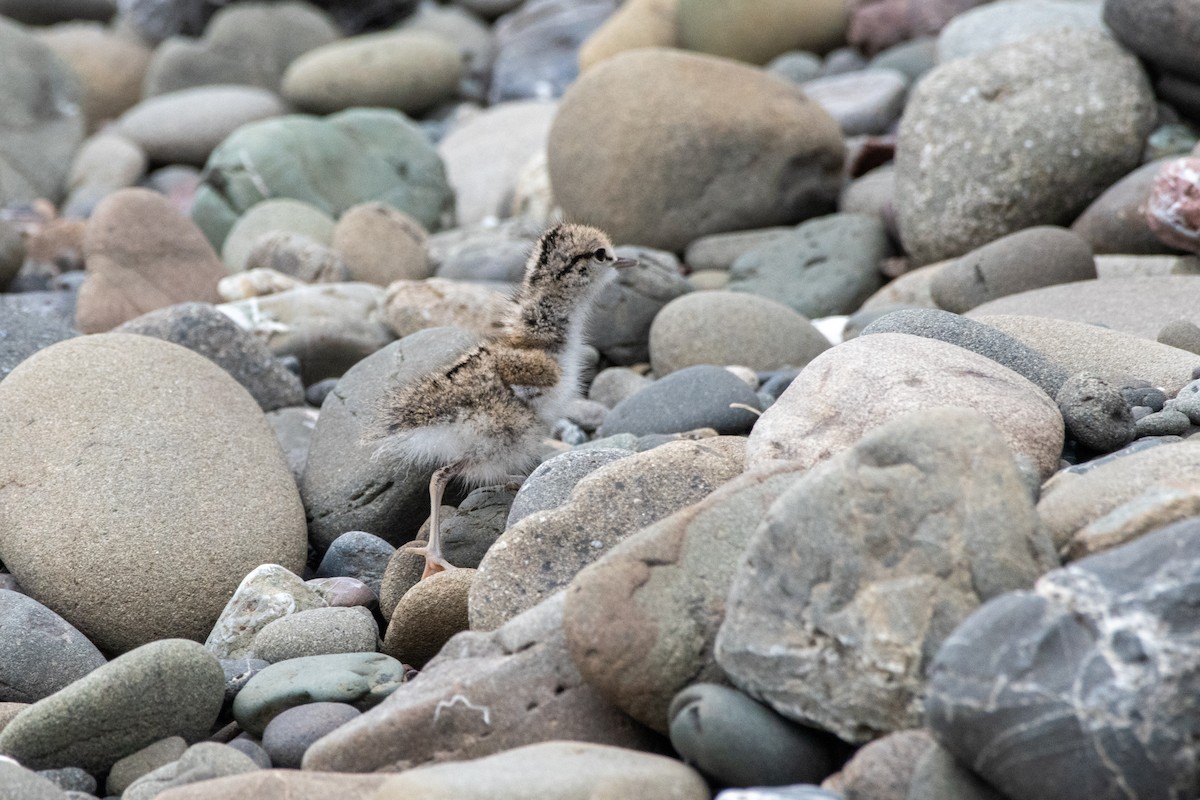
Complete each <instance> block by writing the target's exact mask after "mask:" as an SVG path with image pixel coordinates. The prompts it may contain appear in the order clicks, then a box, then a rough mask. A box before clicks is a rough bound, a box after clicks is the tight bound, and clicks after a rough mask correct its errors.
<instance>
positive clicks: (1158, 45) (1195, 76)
mask: <svg viewBox="0 0 1200 800" xmlns="http://www.w3.org/2000/svg"><path fill="white" fill-rule="evenodd" d="M1198 15H1200V10H1198V9H1197V8H1196V7H1195V6H1194V5H1193V4H1192V3H1190V2H1188V0H1107V2H1105V4H1104V24H1106V25H1107V26H1108V27H1109V28H1111V29H1112V32H1113V35H1114V36H1115V37H1116V38H1117V41H1119V42H1121V43H1122V44H1123V45H1125V46H1126V47H1128V48H1129V49H1130V50H1132V51H1133V52H1135V53H1137V54H1138V55H1139V56H1141V57H1142V58H1144V59H1146V60H1147V61H1149V62H1151V63H1152V64H1154V65H1155V66H1157V67H1159V68H1160V69H1163V70H1165V71H1167V72H1175V73H1179V74H1180V75H1182V76H1183V77H1185V78H1188V79H1190V80H1200V63H1198V62H1197V60H1196V49H1195V46H1194V44H1193V40H1192V38H1191V36H1192V32H1193V31H1195V29H1196V26H1197V24H1198V20H1200V17H1198Z"/></svg>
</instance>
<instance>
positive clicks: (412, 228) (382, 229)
mask: <svg viewBox="0 0 1200 800" xmlns="http://www.w3.org/2000/svg"><path fill="white" fill-rule="evenodd" d="M330 243H331V246H332V247H333V249H334V251H336V252H337V254H338V255H340V256H341V257H342V259H343V260H344V261H345V262H346V266H348V267H349V268H350V278H348V280H354V281H364V282H366V283H374V284H376V285H378V286H387V285H389V284H390V283H392V281H397V280H405V279H407V280H420V279H421V278H428V277H429V276H430V275H432V274H433V268H432V265H431V264H430V263H429V233H428V232H427V231H426V230H425V229H424V228H423V227H421V223H419V222H417V221H416V220H415V219H413V218H412V217H410V216H409V215H408V214H405V213H404V212H403V211H398V210H396V209H394V208H392V207H391V206H389V205H386V204H384V203H360V204H358V205H356V206H352V207H350V208H348V209H347V210H346V213H344V214H342V216H341V217H339V218H338V221H337V224H336V225H335V226H334V227H333V234H332V237H331V239H330Z"/></svg>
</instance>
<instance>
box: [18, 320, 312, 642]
mask: <svg viewBox="0 0 1200 800" xmlns="http://www.w3.org/2000/svg"><path fill="white" fill-rule="evenodd" d="M148 386H150V387H156V386H157V387H170V390H169V391H165V390H164V391H146V388H145V387H148ZM0 409H3V412H4V413H0V438H2V439H3V440H4V441H6V442H8V445H7V446H6V447H5V448H4V451H3V453H2V454H0V483H3V484H5V485H6V486H7V489H6V490H5V498H4V503H3V506H2V507H0V559H2V560H3V562H4V564H5V566H7V567H8V569H9V570H10V571H11V572H12V574H13V575H15V576H16V577H17V579H18V580H19V581H20V583H21V586H22V587H23V588H24V590H25V591H26V592H27V593H28V594H29V595H30V596H31V597H34V598H35V599H37V600H38V601H39V602H42V603H43V604H45V605H46V606H48V607H49V608H51V609H53V610H55V611H57V612H58V613H60V614H62V615H63V616H64V618H66V619H67V620H68V621H69V622H71V624H73V625H75V626H76V627H77V628H79V629H80V630H81V631H82V632H83V633H84V634H85V635H87V636H88V638H89V639H91V640H92V641H93V642H95V643H96V644H97V645H98V646H100V647H101V648H102V649H105V650H108V651H115V652H123V651H125V650H128V649H130V648H133V647H136V646H137V645H139V644H142V643H144V642H147V641H153V640H155V639H163V638H167V637H173V636H178V637H188V638H195V639H200V638H203V637H204V636H206V635H207V634H208V631H209V629H210V628H211V627H212V625H213V622H214V621H215V620H216V619H217V615H218V614H219V613H220V612H221V609H222V607H223V606H224V605H225V602H226V600H227V599H228V598H229V595H230V594H231V593H232V591H233V589H234V588H235V587H236V585H237V582H238V581H239V580H240V579H241V578H240V576H241V575H244V574H245V573H246V572H248V571H249V570H251V569H253V568H254V567H255V566H257V565H259V564H262V563H264V562H277V563H281V564H284V565H290V566H292V567H293V568H295V569H300V568H301V566H302V565H303V564H304V558H305V538H306V536H305V534H306V526H305V520H304V509H303V506H302V504H301V502H300V497H299V495H298V493H297V491H296V485H295V481H294V480H293V479H292V476H291V472H290V470H289V469H288V467H287V463H286V462H285V461H284V460H283V455H282V453H281V452H280V450H279V444H278V443H277V442H276V440H275V436H274V434H273V433H272V432H271V429H270V427H269V426H268V425H267V424H266V421H265V420H264V419H263V415H262V410H261V408H260V407H259V405H258V404H257V403H256V402H254V399H253V398H252V397H251V396H250V395H249V393H247V392H246V390H245V389H243V388H242V387H241V386H240V385H239V384H238V383H237V382H236V381H235V380H233V378H231V377H230V376H229V375H228V374H227V373H226V372H225V371H224V370H222V369H221V368H220V367H218V366H216V365H215V364H213V363H212V362H211V361H209V360H208V359H206V358H203V357H202V356H199V355H197V354H195V353H193V352H191V351H190V350H187V349H185V348H183V347H179V346H178V345H174V344H169V343H167V342H163V341H160V340H157V339H152V338H150V337H147V336H133V335H130V334H116V333H114V334H103V335H97V336H89V337H80V338H78V339H69V340H67V341H65V342H60V343H59V344H57V345H54V346H53V347H50V348H47V349H46V350H43V351H41V352H40V353H39V354H38V355H37V356H36V357H34V358H31V359H29V360H27V361H25V362H24V363H23V364H22V365H21V366H19V367H18V368H17V369H15V370H13V372H12V373H10V374H9V376H8V377H7V378H5V379H4V381H2V382H0ZM81 431H86V435H84V434H81V433H80V432H81ZM229 431H237V439H238V446H237V447H230V446H229V439H228V435H227V432H229ZM46 474H53V475H55V476H56V478H55V480H53V481H39V480H32V476H37V475H46ZM130 509H137V513H136V514H131V513H130V511H129V510H130Z"/></svg>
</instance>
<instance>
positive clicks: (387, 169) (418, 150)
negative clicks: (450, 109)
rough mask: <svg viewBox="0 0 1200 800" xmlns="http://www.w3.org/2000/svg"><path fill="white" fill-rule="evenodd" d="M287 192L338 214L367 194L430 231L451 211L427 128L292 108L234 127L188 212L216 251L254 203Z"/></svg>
mask: <svg viewBox="0 0 1200 800" xmlns="http://www.w3.org/2000/svg"><path fill="white" fill-rule="evenodd" d="M282 197H289V198H292V199H295V200H302V201H304V202H306V203H309V204H311V205H313V206H316V207H317V208H318V209H320V210H321V211H323V212H325V213H326V214H328V215H330V216H331V217H337V216H339V215H341V213H342V212H344V211H345V210H346V209H348V208H350V207H351V206H354V205H357V204H358V203H363V202H367V201H371V200H377V201H379V202H382V203H386V204H387V205H389V206H392V207H394V208H396V209H399V210H400V211H403V212H405V213H406V214H408V215H410V216H412V217H414V218H415V219H417V221H419V222H420V223H421V224H422V225H424V226H425V228H426V229H428V230H430V231H435V230H438V229H439V228H441V227H444V226H445V224H446V223H448V222H449V221H450V220H451V219H452V218H453V210H454V193H453V191H452V190H451V188H450V185H449V183H448V182H447V181H446V174H445V169H444V168H443V165H442V160H441V158H440V157H439V156H438V154H437V151H436V150H434V148H433V145H432V144H431V143H430V142H429V140H428V139H427V138H426V136H425V134H424V133H423V132H422V131H421V129H420V128H418V127H417V126H416V125H415V124H414V123H413V122H412V121H410V120H409V119H408V118H407V117H406V116H404V115H403V114H401V113H400V112H398V111H391V110H387V109H380V108H352V109H350V110H348V111H343V112H342V113H340V114H335V115H333V116H330V117H323V118H322V117H312V116H306V115H300V114H297V115H291V116H285V117H276V118H274V119H269V120H263V121H261V122H254V123H251V124H249V125H244V126H242V127H241V128H239V129H238V130H236V131H234V132H233V134H232V135H230V136H229V138H227V139H226V140H225V141H224V142H222V143H221V144H220V145H219V146H218V147H217V149H216V150H214V151H213V153H212V155H211V156H210V157H209V159H208V164H207V165H206V166H205V168H204V183H203V184H202V185H201V187H200V190H199V191H198V192H197V193H196V199H195V203H194V204H193V206H192V219H193V220H195V222H196V224H197V225H199V226H200V228H201V230H203V231H204V233H205V235H206V236H208V238H209V241H211V242H212V243H213V246H214V247H216V248H217V250H220V249H221V245H222V244H223V243H224V241H225V237H226V235H228V233H229V230H230V228H232V227H233V224H234V222H235V221H236V220H237V218H238V217H239V216H240V215H241V214H242V212H244V211H246V210H247V209H248V208H250V207H251V206H253V205H254V204H256V203H258V202H260V201H262V200H266V199H270V198H282Z"/></svg>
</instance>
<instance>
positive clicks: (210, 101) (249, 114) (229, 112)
mask: <svg viewBox="0 0 1200 800" xmlns="http://www.w3.org/2000/svg"><path fill="white" fill-rule="evenodd" d="M287 112H288V107H287V105H286V104H284V102H283V101H282V100H280V99H279V97H278V96H277V95H276V94H275V93H274V92H270V91H268V90H266V89H259V88H257V87H253V86H201V87H197V88H194V89H181V90H180V91H177V92H170V93H168V94H160V95H157V96H155V97H150V98H147V99H146V100H143V101H142V102H140V103H138V104H137V105H136V106H134V107H133V108H131V109H129V110H128V111H126V112H125V113H124V114H123V115H121V118H120V119H119V120H117V125H116V127H117V131H118V132H119V133H121V134H122V135H124V136H128V137H129V138H130V139H131V140H133V141H134V142H136V143H137V144H138V145H139V146H140V147H141V148H142V149H143V150H145V151H146V155H147V156H148V157H149V159H150V160H151V161H153V162H156V163H159V164H193V165H195V166H203V165H204V162H205V161H207V160H208V157H209V155H210V154H211V153H212V151H213V150H214V149H216V147H217V145H219V144H220V143H221V142H223V141H224V140H225V139H226V137H228V136H229V134H231V133H233V132H234V131H235V130H237V129H238V128H240V127H241V126H243V125H245V124H247V123H250V122H255V121H257V120H262V119H268V118H270V117H278V116H281V115H283V114H286V113H287Z"/></svg>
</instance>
